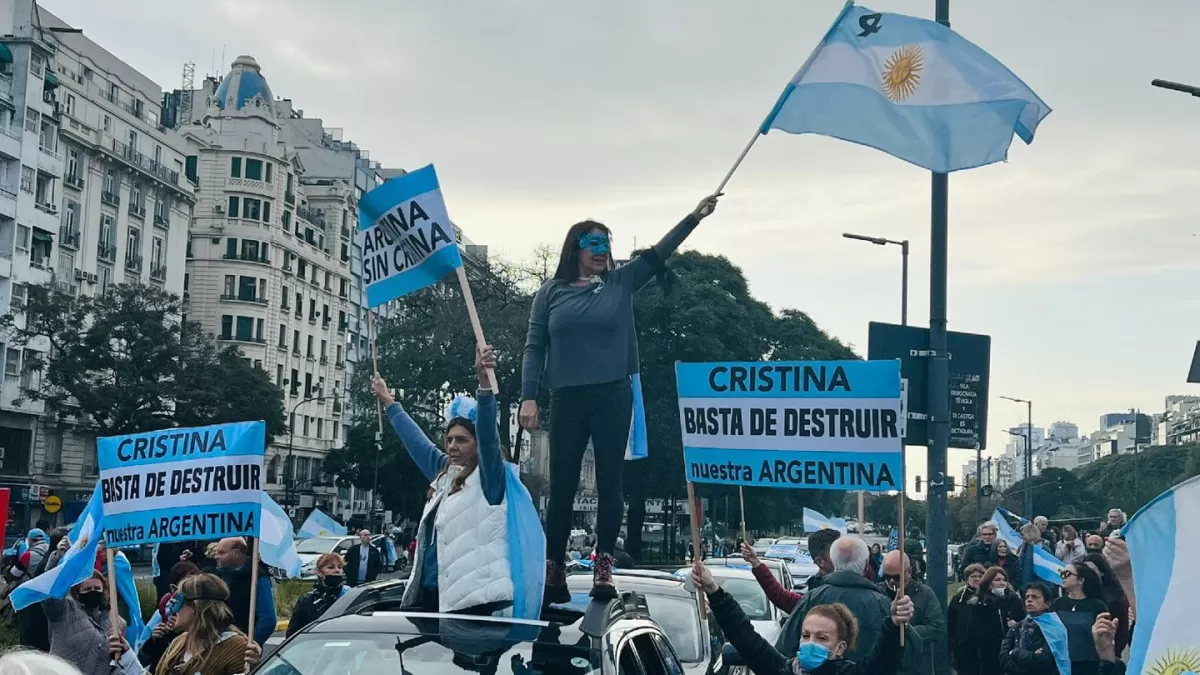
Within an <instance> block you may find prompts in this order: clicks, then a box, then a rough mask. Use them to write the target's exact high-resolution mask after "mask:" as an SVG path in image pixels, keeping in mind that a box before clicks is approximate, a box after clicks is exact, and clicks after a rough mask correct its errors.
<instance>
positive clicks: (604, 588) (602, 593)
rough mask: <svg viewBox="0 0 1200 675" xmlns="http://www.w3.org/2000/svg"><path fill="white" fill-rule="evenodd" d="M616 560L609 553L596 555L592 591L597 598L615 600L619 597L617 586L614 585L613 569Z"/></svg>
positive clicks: (592, 594)
mask: <svg viewBox="0 0 1200 675" xmlns="http://www.w3.org/2000/svg"><path fill="white" fill-rule="evenodd" d="M614 562H616V561H615V560H614V559H613V557H612V556H611V555H610V554H608V553H600V554H597V555H596V561H595V562H594V563H593V564H592V565H593V566H592V593H591V596H592V597H593V598H596V599H597V600H613V599H615V598H616V597H617V587H616V586H614V585H613V580H612V569H613V563H614Z"/></svg>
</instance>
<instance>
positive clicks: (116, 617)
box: [104, 544, 250, 673]
mask: <svg viewBox="0 0 1200 675" xmlns="http://www.w3.org/2000/svg"><path fill="white" fill-rule="evenodd" d="M104 553H105V556H106V557H107V558H108V604H109V607H108V621H109V625H110V626H111V627H112V634H113V635H115V636H117V637H121V612H120V608H118V607H117V560H116V557H115V556H116V553H115V552H114V551H113V550H112V549H111V548H109V547H108V545H107V544H105V546H104ZM129 611H130V612H140V611H142V608H141V607H130V608H129ZM246 672H247V673H248V672H250V669H249V668H247V669H246Z"/></svg>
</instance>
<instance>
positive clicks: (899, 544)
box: [860, 444, 912, 647]
mask: <svg viewBox="0 0 1200 675" xmlns="http://www.w3.org/2000/svg"><path fill="white" fill-rule="evenodd" d="M904 455H905V453H904V445H903V444H901V445H900V496H899V497H898V499H899V500H900V501H899V502H898V503H897V504H896V517H897V519H898V520H899V521H900V525H899V526H898V527H897V528H896V550H897V551H899V552H900V583H899V584H898V585H897V586H896V599H897V600H899V599H900V598H902V597H904V556H905V555H906V554H905V553H904V492H905V490H906V489H907V488H908V479H907V478H906V477H905V473H906V471H907V470H906V469H905V468H904ZM860 527H861V526H860ZM909 565H912V561H911V560H910V561H909ZM900 646H901V647H903V646H904V630H901V631H900Z"/></svg>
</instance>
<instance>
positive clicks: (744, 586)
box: [676, 565, 787, 644]
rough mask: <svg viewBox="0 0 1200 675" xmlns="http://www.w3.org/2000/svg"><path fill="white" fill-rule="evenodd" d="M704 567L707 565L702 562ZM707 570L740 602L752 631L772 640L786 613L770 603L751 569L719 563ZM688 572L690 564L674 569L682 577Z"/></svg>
mask: <svg viewBox="0 0 1200 675" xmlns="http://www.w3.org/2000/svg"><path fill="white" fill-rule="evenodd" d="M705 567H708V566H707V565H705ZM708 571H710V572H712V575H713V579H715V580H716V582H717V583H718V584H720V585H721V588H723V589H724V590H725V592H726V593H728V594H730V595H732V596H733V599H734V600H737V602H738V605H741V608H742V611H743V612H745V613H746V618H748V619H750V623H751V624H752V625H753V626H754V632H756V633H758V634H759V635H761V636H762V637H763V639H764V640H766V641H767V642H769V643H771V644H775V640H776V639H777V638H778V637H779V633H780V631H782V630H783V625H784V624H785V623H787V614H784V613H783V612H782V611H780V610H779V608H778V607H776V606H775V605H772V604H771V601H770V600H768V599H767V594H766V593H765V592H764V591H763V589H762V586H759V585H758V579H755V578H754V573H753V572H751V571H750V570H746V569H739V568H737V567H720V566H713V567H709V568H708ZM691 573H692V568H690V567H684V568H682V569H680V570H679V571H678V572H676V574H678V575H679V576H681V577H683V578H688V577H689V576H690V575H691Z"/></svg>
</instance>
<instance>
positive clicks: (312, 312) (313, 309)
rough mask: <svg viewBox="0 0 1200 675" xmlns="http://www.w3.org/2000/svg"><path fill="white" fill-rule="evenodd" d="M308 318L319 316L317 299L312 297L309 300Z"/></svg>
mask: <svg viewBox="0 0 1200 675" xmlns="http://www.w3.org/2000/svg"><path fill="white" fill-rule="evenodd" d="M308 318H310V319H316V318H317V301H316V300H315V299H312V298H309V300H308Z"/></svg>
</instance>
